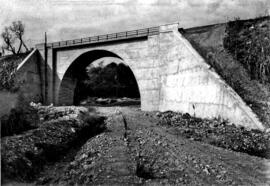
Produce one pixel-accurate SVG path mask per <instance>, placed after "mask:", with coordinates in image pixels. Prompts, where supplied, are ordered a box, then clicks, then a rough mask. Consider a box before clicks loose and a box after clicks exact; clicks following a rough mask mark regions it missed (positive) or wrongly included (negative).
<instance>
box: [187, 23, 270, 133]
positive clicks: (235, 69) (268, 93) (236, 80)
mask: <svg viewBox="0 0 270 186" xmlns="http://www.w3.org/2000/svg"><path fill="white" fill-rule="evenodd" d="M247 22H251V25H253V26H250V27H258V29H260V27H261V26H262V25H268V27H270V18H269V19H268V20H265V19H262V20H260V19H259V20H256V19H255V20H248V21H247ZM262 23H263V24H262ZM226 27H227V24H217V25H211V26H205V27H198V28H191V29H186V30H184V35H185V37H186V38H187V39H188V40H189V41H190V42H191V44H192V45H193V47H194V48H195V49H196V50H197V51H198V52H199V53H200V54H201V55H202V57H204V59H205V60H206V62H207V63H209V64H210V65H211V66H212V67H213V69H214V70H215V71H216V72H217V73H218V74H219V75H220V76H221V77H222V78H223V79H224V80H225V81H226V82H227V83H228V84H229V85H230V86H231V87H232V88H233V89H234V90H235V91H236V92H237V93H238V94H239V95H240V96H241V97H242V99H243V100H244V101H245V102H246V103H247V104H248V105H249V106H250V107H251V109H252V110H253V111H254V112H255V113H256V114H257V115H258V117H259V119H260V120H261V121H262V123H263V124H264V125H265V126H266V127H267V128H269V127H270V84H269V83H267V82H266V83H264V84H262V83H261V82H260V81H259V80H256V79H254V78H252V75H251V74H250V72H249V71H248V69H247V68H246V67H245V66H244V64H242V62H240V61H238V60H237V59H236V58H235V57H234V56H233V55H232V53H231V52H230V51H228V50H227V49H225V46H224V38H225V37H226V35H227V33H226ZM248 29H249V27H248V28H247V29H245V31H246V32H249V30H248ZM239 34H240V35H241V33H239ZM245 34H246V33H244V32H243V33H242V35H241V38H243V39H245V38H246V39H247V40H248V39H250V37H249V36H247V35H245ZM255 41H256V40H255ZM257 42H260V41H257ZM243 43H245V42H243ZM246 43H248V41H247V42H246ZM239 47H240V48H239V50H240V49H241V50H244V49H245V48H244V47H245V46H239Z"/></svg>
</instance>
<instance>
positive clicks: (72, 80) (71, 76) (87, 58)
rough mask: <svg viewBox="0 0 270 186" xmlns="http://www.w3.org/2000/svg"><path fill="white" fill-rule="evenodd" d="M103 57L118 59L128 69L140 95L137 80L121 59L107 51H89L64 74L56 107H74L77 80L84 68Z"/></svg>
mask: <svg viewBox="0 0 270 186" xmlns="http://www.w3.org/2000/svg"><path fill="white" fill-rule="evenodd" d="M105 57H115V58H118V59H120V60H122V61H123V64H124V65H126V66H128V67H129V68H130V70H131V72H132V74H133V76H134V79H135V80H136V83H137V87H138V92H139V94H140V88H139V84H138V81H137V78H136V76H135V74H134V72H133V70H132V68H131V67H130V66H129V65H128V64H127V63H126V62H125V61H124V60H123V58H121V57H120V56H119V55H117V54H115V53H113V52H110V51H108V50H90V51H87V52H85V53H83V54H81V55H80V56H79V57H77V58H76V59H75V60H74V61H73V62H72V63H71V64H70V66H69V67H68V69H67V70H66V72H65V73H64V76H63V78H62V81H61V82H60V86H59V89H58V94H57V95H56V102H57V105H74V92H75V88H76V85H77V82H78V80H79V79H81V78H82V77H83V76H84V74H85V73H84V72H85V69H86V67H87V66H88V65H90V64H91V63H93V62H94V61H96V60H98V59H100V58H105Z"/></svg>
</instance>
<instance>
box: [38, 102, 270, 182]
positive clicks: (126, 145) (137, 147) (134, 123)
mask: <svg viewBox="0 0 270 186" xmlns="http://www.w3.org/2000/svg"><path fill="white" fill-rule="evenodd" d="M95 109H96V111H98V112H99V113H101V114H102V115H105V116H106V117H107V118H108V119H107V120H106V126H107V129H106V130H105V132H103V133H101V134H99V135H96V136H95V137H92V138H90V139H89V140H87V141H86V143H85V144H84V145H83V146H82V147H81V148H79V150H78V151H77V152H70V153H69V154H67V156H65V157H64V158H63V159H62V160H61V161H58V162H57V163H55V164H51V165H47V166H46V167H45V169H44V170H43V172H41V174H40V175H39V178H38V179H37V181H36V182H35V184H37V185H44V184H45V185H47V184H52V185H75V184H78V185H267V184H269V183H270V182H268V181H269V180H267V179H268V178H267V176H268V175H269V172H267V171H268V169H267V165H269V164H270V162H269V160H268V159H265V158H261V157H257V156H251V155H248V154H247V153H242V152H235V151H233V150H235V149H233V148H227V149H224V148H220V147H216V146H214V145H211V143H208V142H207V140H205V139H206V138H207V137H204V138H205V139H204V138H202V137H201V138H200V139H201V140H198V139H196V137H195V134H196V133H197V132H198V131H196V132H194V131H193V132H190V133H191V135H190V136H187V135H186V133H183V132H179V131H181V130H180V129H179V127H180V126H179V124H177V125H178V126H177V125H176V124H172V125H170V126H168V125H167V124H166V123H164V120H166V119H165V118H167V119H168V118H169V117H168V115H169V114H172V113H165V114H161V113H145V112H141V111H140V109H139V108H138V107H96V108H95ZM173 115H174V114H173ZM176 116H177V115H176ZM175 118H178V120H180V119H179V118H180V116H179V115H178V116H177V117H175ZM181 118H183V116H181ZM187 119H189V120H192V119H193V118H190V117H188V116H187V115H185V116H184V119H183V120H187ZM176 120H177V119H176ZM181 122H183V121H181ZM197 122H202V121H201V120H198V121H197ZM172 123H175V122H174V121H173V122H172ZM176 123H177V122H176ZM178 123H179V122H178ZM206 123H207V122H206ZM209 123H210V124H209V126H211V124H212V123H215V122H212V123H211V122H209ZM216 123H217V122H216ZM197 124H198V123H197ZM207 125H208V124H205V128H207V127H206V126H207ZM187 126H188V125H187ZM215 127H216V128H218V129H221V128H224V126H221V127H217V126H215ZM177 128H178V129H177ZM180 128H181V127H180ZM189 128H191V131H192V130H195V129H196V130H198V128H199V127H195V125H192V124H191V125H190V126H189ZM192 128H194V129H192ZM236 128H237V127H236ZM226 129H227V128H226V127H225V129H224V130H226ZM231 131H232V129H231ZM235 131H236V132H243V131H244V132H243V133H245V130H243V129H241V128H239V130H238V128H237V129H235ZM249 132H251V133H252V134H253V133H254V135H255V133H256V131H249ZM213 133H215V132H213ZM224 133H226V131H225V132H223V133H222V135H221V136H222V138H225V137H226V138H227V139H228V144H230V143H231V140H230V136H226V135H224ZM193 135H194V137H192V136H193ZM203 136H206V135H203ZM258 136H264V137H262V139H266V138H267V137H266V136H267V135H266V134H258ZM247 139H248V138H247ZM258 139H259V140H258V141H260V140H261V138H259V137H258ZM267 139H268V138H267ZM260 142H261V141H260ZM254 143H256V141H254ZM262 143H264V142H262ZM229 146H230V145H229ZM232 146H233V145H232ZM225 148H226V147H225Z"/></svg>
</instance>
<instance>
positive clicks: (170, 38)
mask: <svg viewBox="0 0 270 186" xmlns="http://www.w3.org/2000/svg"><path fill="white" fill-rule="evenodd" d="M103 57H116V58H120V59H121V60H123V63H124V64H126V65H128V66H129V67H130V69H131V70H132V72H133V74H134V76H135V78H136V80H137V84H138V87H139V92H140V98H141V109H142V110H145V111H167V110H172V111H178V112H182V113H189V114H190V115H192V116H196V117H202V118H222V119H226V120H229V121H230V122H233V123H235V124H238V125H243V126H246V127H249V128H259V129H263V128H264V127H263V126H262V124H261V123H260V121H259V120H258V118H257V116H256V115H255V114H254V113H253V112H252V110H251V109H250V108H249V107H248V106H247V105H246V104H245V102H244V101H243V100H242V99H241V98H240V97H239V95H237V93H236V92H235V91H234V90H233V89H232V88H231V87H229V86H228V85H227V84H226V83H225V82H224V81H223V80H222V79H221V78H220V76H219V75H218V74H217V73H216V72H215V71H214V70H213V69H211V67H210V66H209V65H208V64H207V63H206V62H205V60H204V59H203V58H202V57H201V56H200V55H199V54H198V53H197V51H196V50H195V49H194V48H193V47H192V46H191V44H190V43H189V42H188V40H187V39H186V38H184V36H183V35H182V34H181V33H180V32H179V28H178V24H177V23H176V24H168V25H162V26H159V27H153V28H147V29H141V30H135V31H129V32H121V33H114V34H108V35H102V36H95V37H88V38H82V39H75V40H68V41H61V42H54V43H47V44H38V45H36V49H35V50H34V51H33V52H32V53H31V54H29V56H28V57H27V58H26V59H25V60H24V61H23V62H22V64H20V66H19V67H18V73H20V74H21V75H20V77H22V78H21V79H22V81H23V82H24V83H25V87H26V88H25V89H26V90H27V91H30V92H31V93H29V94H31V96H33V95H39V98H40V99H41V100H42V101H43V103H46V104H50V103H54V104H55V105H72V104H73V97H74V90H75V87H76V82H77V80H78V78H79V76H80V72H82V71H83V70H85V68H86V67H87V66H88V65H89V64H90V63H92V62H93V61H95V60H97V59H100V58H103Z"/></svg>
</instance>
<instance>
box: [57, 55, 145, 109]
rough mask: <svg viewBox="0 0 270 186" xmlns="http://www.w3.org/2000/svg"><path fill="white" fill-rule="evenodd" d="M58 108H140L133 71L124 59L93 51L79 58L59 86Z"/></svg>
mask: <svg viewBox="0 0 270 186" xmlns="http://www.w3.org/2000/svg"><path fill="white" fill-rule="evenodd" d="M57 102H58V105H80V104H84V105H85V104H87V105H99V104H102V105H128V104H140V92H139V87H138V83H137V81H136V78H135V76H134V74H133V72H132V69H131V68H130V67H129V66H128V65H126V63H125V62H124V61H123V59H122V58H121V57H119V56H118V55H116V54H115V53H112V52H110V51H106V50H93V51H88V52H86V53H83V54H82V55H80V56H79V57H78V58H76V59H75V60H74V61H73V62H72V63H71V65H70V66H69V67H68V69H67V70H66V72H65V74H64V76H63V79H62V81H61V83H60V86H59V93H58V101H57Z"/></svg>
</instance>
